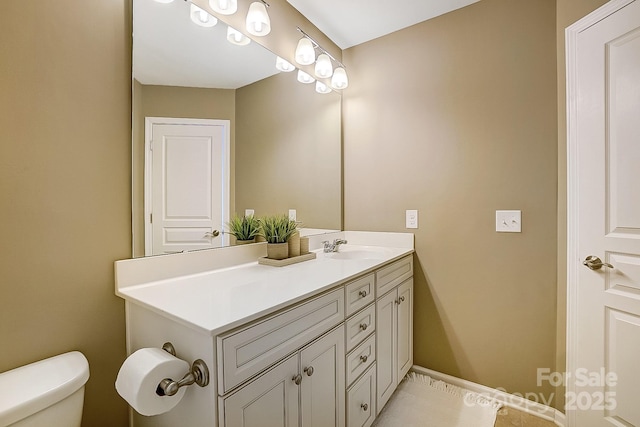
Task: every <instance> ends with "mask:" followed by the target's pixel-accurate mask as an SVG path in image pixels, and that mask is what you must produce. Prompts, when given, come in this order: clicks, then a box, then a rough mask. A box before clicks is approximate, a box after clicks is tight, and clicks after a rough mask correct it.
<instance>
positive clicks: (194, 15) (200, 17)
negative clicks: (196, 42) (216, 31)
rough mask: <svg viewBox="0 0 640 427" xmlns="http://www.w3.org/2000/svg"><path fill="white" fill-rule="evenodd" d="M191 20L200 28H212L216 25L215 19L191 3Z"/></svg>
mask: <svg viewBox="0 0 640 427" xmlns="http://www.w3.org/2000/svg"><path fill="white" fill-rule="evenodd" d="M191 20H192V21H193V22H194V23H195V24H197V25H200V26H201V27H213V26H214V25H216V24H217V23H218V20H217V19H216V18H214V17H213V16H211V15H209V13H207V12H206V11H205V10H203V9H200V8H199V7H198V6H196V5H195V4H193V3H191Z"/></svg>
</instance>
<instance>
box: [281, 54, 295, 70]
mask: <svg viewBox="0 0 640 427" xmlns="http://www.w3.org/2000/svg"><path fill="white" fill-rule="evenodd" d="M276 68H277V69H278V70H280V71H284V72H285V73H288V72H290V71H293V70H295V69H296V67H294V66H293V65H292V64H291V63H290V62H289V61H287V60H284V59H282V58H280V57H279V56H278V58H277V59H276Z"/></svg>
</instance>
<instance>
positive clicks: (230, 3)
mask: <svg viewBox="0 0 640 427" xmlns="http://www.w3.org/2000/svg"><path fill="white" fill-rule="evenodd" d="M209 7H211V9H213V11H214V12H217V13H219V14H221V15H233V14H234V13H236V11H237V10H238V0H209Z"/></svg>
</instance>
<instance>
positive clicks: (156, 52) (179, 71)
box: [133, 0, 479, 89]
mask: <svg viewBox="0 0 640 427" xmlns="http://www.w3.org/2000/svg"><path fill="white" fill-rule="evenodd" d="M287 1H288V2H289V3H290V4H291V5H292V6H293V7H295V8H296V9H298V10H299V11H300V12H301V13H302V14H303V15H305V16H306V17H307V18H308V19H309V20H310V21H311V22H312V23H313V24H314V25H315V26H317V27H318V28H319V29H320V30H321V31H322V32H324V33H325V34H326V35H327V36H328V37H329V38H330V39H331V40H333V41H334V42H335V43H336V44H337V45H338V46H339V47H340V48H342V49H346V48H349V47H352V46H355V45H358V44H360V43H364V42H366V41H369V40H372V39H375V38H378V37H381V36H383V35H385V34H389V33H392V32H394V31H397V30H400V29H402V28H406V27H408V26H411V25H414V24H417V23H419V22H422V21H425V20H427V19H431V18H434V17H436V16H439V15H442V14H444V13H447V12H450V11H452V10H455V9H458V8H461V7H464V6H467V5H469V4H471V3H475V2H476V1H479V0H386V1H384V0H366V1H365V0H287ZM189 7H190V2H189V1H182V0H178V1H173V2H172V3H168V4H162V3H158V2H156V1H153V0H134V2H133V29H134V34H133V75H134V77H135V78H136V79H137V80H138V81H139V82H141V83H142V84H146V85H167V86H186V87H205V88H226V89H237V88H239V87H242V86H245V85H247V84H250V83H253V82H255V81H258V80H262V79H264V78H266V77H269V76H271V75H273V74H275V73H276V72H277V70H276V69H275V58H276V57H275V55H274V54H273V53H271V52H269V51H268V50H267V49H265V48H263V47H262V46H259V45H258V44H257V43H254V42H252V43H251V44H249V45H248V46H236V45H232V44H231V43H229V42H227V40H226V30H227V27H226V25H224V24H223V23H221V22H219V23H218V24H217V25H216V26H215V27H212V28H203V27H199V26H197V25H195V24H193V23H192V22H191V20H190V18H189Z"/></svg>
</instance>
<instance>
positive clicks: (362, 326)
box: [360, 323, 369, 331]
mask: <svg viewBox="0 0 640 427" xmlns="http://www.w3.org/2000/svg"><path fill="white" fill-rule="evenodd" d="M368 327H369V325H367V324H366V323H360V329H362V330H363V331H366V330H367V328H368Z"/></svg>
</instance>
